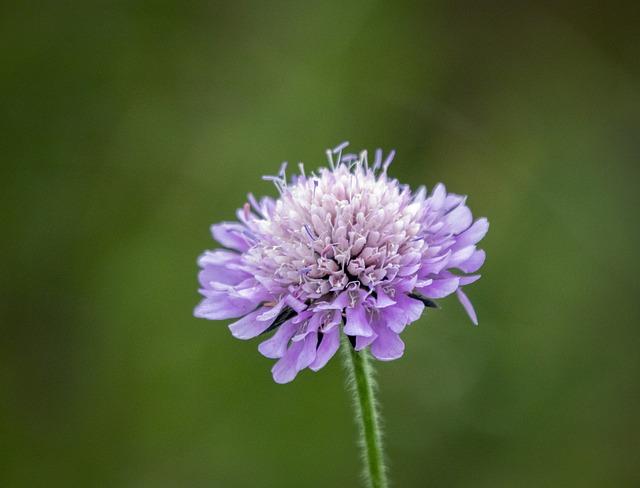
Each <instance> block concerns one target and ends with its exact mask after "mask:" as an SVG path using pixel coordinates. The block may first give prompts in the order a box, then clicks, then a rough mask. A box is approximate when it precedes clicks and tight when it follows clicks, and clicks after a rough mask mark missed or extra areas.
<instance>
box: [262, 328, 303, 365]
mask: <svg viewBox="0 0 640 488" xmlns="http://www.w3.org/2000/svg"><path fill="white" fill-rule="evenodd" d="M297 329H298V325H297V324H294V323H293V321H292V320H287V321H286V322H285V323H284V324H282V325H281V326H280V327H279V328H278V330H277V331H276V333H275V334H273V336H272V337H271V338H270V339H267V340H266V341H264V342H262V343H260V345H259V346H258V351H260V353H261V354H262V355H263V356H265V357H268V358H271V359H277V358H281V357H282V356H284V353H285V352H286V351H287V345H289V339H291V337H293V334H295V333H296V330H297Z"/></svg>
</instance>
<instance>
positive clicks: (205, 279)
mask: <svg viewBox="0 0 640 488" xmlns="http://www.w3.org/2000/svg"><path fill="white" fill-rule="evenodd" d="M346 146H347V143H343V144H341V145H339V146H338V147H336V148H335V149H333V150H328V151H327V157H328V159H329V168H322V169H320V170H319V171H318V172H317V173H312V174H310V175H306V174H305V171H304V167H303V166H302V164H300V166H299V168H300V175H297V176H293V177H291V178H290V179H289V180H287V177H286V174H285V169H286V163H285V164H283V166H282V168H281V170H280V173H279V175H278V176H270V177H265V179H269V180H272V181H273V183H274V184H275V186H276V187H277V189H278V192H279V194H280V195H279V197H278V198H277V199H273V198H270V197H264V198H262V199H260V200H256V199H255V198H254V197H253V195H251V194H249V195H248V203H245V204H244V206H243V207H242V208H241V209H239V210H238V211H237V218H238V220H237V221H236V222H223V223H219V224H215V225H213V226H212V228H211V231H212V233H213V237H214V239H215V240H216V241H218V242H219V243H220V244H221V245H222V246H223V249H217V250H214V251H206V252H205V253H204V254H203V255H202V256H200V258H199V260H198V264H199V266H200V268H201V271H200V274H199V280H200V284H201V286H202V288H201V289H200V293H201V294H202V295H203V296H204V299H203V300H202V301H201V303H200V304H199V305H198V306H197V307H196V309H195V316H196V317H201V318H206V319H210V320H221V319H238V320H236V321H235V322H233V323H232V324H231V325H230V326H229V329H230V330H231V333H232V334H233V335H234V336H235V337H237V338H239V339H251V338H254V337H257V336H259V335H262V334H265V333H268V332H271V331H275V333H274V334H273V335H272V336H271V337H270V338H268V339H267V340H265V341H264V342H262V343H261V344H260V345H259V346H258V350H259V351H260V352H261V353H262V354H263V355H264V356H266V357H268V358H273V359H278V361H277V362H276V363H275V365H274V366H273V368H272V373H273V378H274V380H275V381H276V382H278V383H287V382H289V381H291V380H293V378H295V376H296V374H297V373H298V372H299V371H301V370H302V369H304V368H310V369H312V370H313V371H317V370H319V369H320V368H322V367H323V366H324V365H325V364H326V363H327V361H329V359H330V358H331V357H332V356H333V355H334V354H335V352H336V350H337V349H338V347H339V344H340V334H345V335H347V336H348V338H349V340H350V341H351V344H352V345H353V347H354V348H355V349H356V350H361V349H364V348H367V347H368V348H369V349H370V351H371V354H372V355H373V356H374V357H376V358H377V359H379V360H382V361H389V360H393V359H397V358H399V357H400V356H402V354H403V351H404V343H403V342H402V340H401V339H400V333H401V332H402V331H403V330H404V328H405V327H406V326H407V325H408V324H410V323H411V322H414V321H415V320H417V319H418V318H419V317H420V316H421V314H422V312H423V310H424V308H425V306H431V307H434V306H436V305H435V302H434V301H433V299H438V298H444V297H446V296H447V295H450V294H452V293H456V294H457V296H458V299H459V300H460V302H461V303H462V305H463V307H464V308H465V310H466V311H467V313H468V314H469V317H470V318H471V320H472V322H473V323H474V324H476V325H477V323H478V322H477V318H476V314H475V312H474V310H473V306H472V305H471V302H470V301H469V299H468V298H467V296H466V295H465V293H464V292H463V291H462V287H463V286H465V285H468V284H470V283H473V282H474V281H476V280H477V279H478V278H480V275H478V274H473V273H475V272H476V271H477V270H478V269H479V268H480V267H481V266H482V264H483V262H484V259H485V253H484V251H482V250H480V249H477V248H476V244H477V243H478V241H480V239H482V238H483V237H484V235H485V234H486V232H487V230H488V227H489V224H488V222H487V219H485V218H481V219H478V220H476V221H475V222H473V217H472V215H471V211H470V210H469V208H468V207H467V206H466V205H465V200H466V197H464V196H460V195H456V194H453V193H447V192H446V190H445V187H444V185H442V184H438V185H436V186H435V188H433V190H432V191H431V194H430V195H427V191H426V189H425V188H424V187H421V188H419V189H418V190H417V191H416V192H412V191H411V189H410V188H409V186H408V185H401V184H400V183H399V182H398V181H397V180H395V179H393V178H391V177H389V176H388V174H387V170H388V167H389V165H390V163H391V161H392V159H393V156H394V152H393V151H392V152H391V153H390V154H389V155H388V156H387V157H386V158H385V159H384V161H383V154H382V151H381V150H379V149H378V150H377V151H376V154H375V161H374V162H373V164H372V165H371V166H370V165H369V163H368V160H367V153H366V151H363V152H361V153H360V154H358V155H356V154H343V150H344V149H345V147H346Z"/></svg>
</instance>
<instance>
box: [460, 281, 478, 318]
mask: <svg viewBox="0 0 640 488" xmlns="http://www.w3.org/2000/svg"><path fill="white" fill-rule="evenodd" d="M456 295H458V300H460V303H461V304H462V306H463V307H464V309H465V310H466V312H467V315H469V318H470V319H471V322H473V325H478V316H477V315H476V311H475V310H474V309H473V305H472V304H471V300H469V297H468V296H467V295H466V294H465V293H464V292H463V291H462V288H458V290H457V291H456Z"/></svg>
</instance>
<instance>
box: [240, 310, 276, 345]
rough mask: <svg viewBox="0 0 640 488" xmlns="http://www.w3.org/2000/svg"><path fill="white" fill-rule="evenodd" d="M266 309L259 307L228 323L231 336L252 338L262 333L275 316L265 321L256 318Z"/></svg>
mask: <svg viewBox="0 0 640 488" xmlns="http://www.w3.org/2000/svg"><path fill="white" fill-rule="evenodd" d="M267 310H268V308H267V307H260V308H259V309H258V310H256V311H255V312H252V313H250V314H249V315H245V316H244V317H242V318H241V319H240V320H238V321H237V322H234V323H233V324H231V325H229V330H230V331H231V333H232V334H233V337H236V338H238V339H252V338H254V337H256V336H258V335H260V334H262V333H263V332H264V331H265V330H267V329H268V328H269V326H270V325H271V324H272V323H273V321H274V320H275V317H273V319H271V320H266V321H259V320H258V316H259V315H261V314H263V313H265V312H266V311H267Z"/></svg>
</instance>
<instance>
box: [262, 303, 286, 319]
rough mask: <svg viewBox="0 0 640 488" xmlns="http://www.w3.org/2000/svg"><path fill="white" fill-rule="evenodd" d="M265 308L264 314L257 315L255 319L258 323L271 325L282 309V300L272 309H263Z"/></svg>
mask: <svg viewBox="0 0 640 488" xmlns="http://www.w3.org/2000/svg"><path fill="white" fill-rule="evenodd" d="M265 308H266V309H267V310H266V312H264V313H262V314H260V315H258V316H257V317H256V318H257V319H258V320H259V321H260V322H269V323H272V322H273V321H274V320H275V319H276V317H278V315H280V312H282V309H283V308H284V300H280V301H279V302H278V303H276V304H275V305H274V306H272V307H265Z"/></svg>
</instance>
